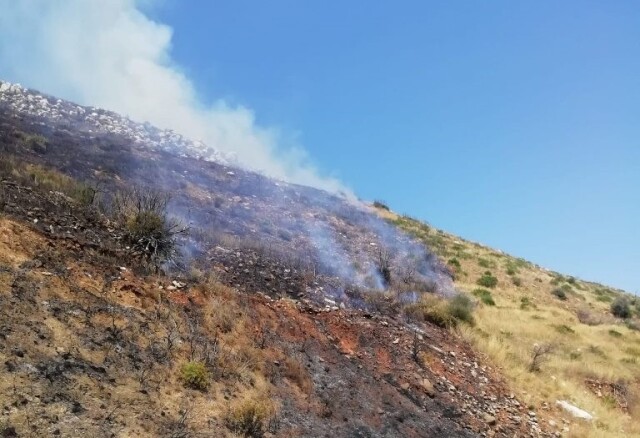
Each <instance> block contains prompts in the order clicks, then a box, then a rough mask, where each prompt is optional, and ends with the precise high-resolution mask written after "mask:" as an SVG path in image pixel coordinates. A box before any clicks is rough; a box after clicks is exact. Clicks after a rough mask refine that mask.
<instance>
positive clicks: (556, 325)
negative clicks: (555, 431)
mask: <svg viewBox="0 0 640 438" xmlns="http://www.w3.org/2000/svg"><path fill="white" fill-rule="evenodd" d="M384 215H385V217H386V218H387V219H388V220H391V221H393V222H394V223H396V224H397V225H398V226H400V227H402V228H404V229H406V230H408V231H409V232H411V233H412V234H413V235H415V236H417V237H418V238H420V239H421V240H423V241H424V242H425V243H426V244H428V245H429V246H430V247H431V248H433V249H435V251H436V252H437V253H438V254H439V255H440V256H441V258H442V259H443V260H444V261H447V260H452V259H455V265H456V286H457V287H458V288H459V289H460V290H463V291H467V292H472V291H474V290H475V289H477V284H476V283H477V281H478V279H480V278H482V277H483V275H485V272H486V271H487V270H488V269H490V270H491V273H492V275H493V276H495V277H496V278H497V280H498V281H497V285H496V287H495V288H493V289H492V290H491V297H492V299H493V301H495V304H496V305H495V306H487V305H485V306H478V307H477V309H476V311H475V313H474V317H475V322H476V324H475V326H469V325H462V326H459V327H458V328H457V330H458V331H459V333H460V334H461V335H462V336H463V337H464V338H465V339H467V340H469V341H470V342H471V343H472V344H474V345H475V346H476V347H477V348H478V350H480V351H482V352H484V353H485V354H487V355H488V356H489V357H490V359H491V360H492V361H493V362H494V364H495V365H496V366H497V367H499V368H501V369H502V370H503V372H504V374H505V375H506V377H507V378H508V379H509V381H510V382H511V385H512V387H513V388H514V390H516V391H517V392H519V395H520V396H521V398H522V399H523V400H525V402H526V403H527V404H529V405H530V406H531V407H534V408H539V407H541V406H543V405H544V404H545V403H546V404H548V405H549V406H552V407H553V408H552V410H551V411H550V412H549V415H550V416H551V417H554V418H560V417H562V418H566V419H567V420H568V421H570V422H571V424H570V426H569V430H568V432H567V435H568V436H572V437H619V436H640V422H638V421H634V418H635V419H637V418H640V405H638V403H637V402H636V401H635V400H637V399H638V397H639V396H640V332H638V331H636V330H632V329H631V328H629V327H628V326H625V324H623V323H622V321H621V320H619V319H617V318H615V317H613V316H612V315H611V313H610V305H611V302H612V301H613V300H614V299H615V298H616V297H618V296H620V295H621V294H622V292H621V291H615V290H612V289H610V288H606V287H603V286H602V285H598V284H594V283H589V282H585V281H581V280H578V279H574V278H572V277H564V276H560V275H559V274H555V273H552V272H550V271H547V270H544V269H543V268H541V267H538V266H535V265H533V264H531V263H528V262H526V261H524V260H522V259H516V258H513V257H510V256H508V255H505V254H503V253H499V252H497V251H494V250H492V249H490V248H487V247H484V246H482V245H479V244H476V243H472V242H468V241H463V240H461V239H459V238H457V237H455V236H452V235H449V234H446V233H443V232H441V231H438V230H435V229H433V228H431V227H426V226H422V225H421V224H420V223H419V222H417V221H414V220H412V219H410V218H406V217H398V216H395V217H394V216H393V214H392V213H389V212H385V213H384ZM514 279H515V281H514ZM556 289H561V290H562V291H563V292H564V294H565V295H566V300H559V299H558V298H557V297H556V296H554V295H553V293H552V292H553V291H554V290H556ZM633 324H637V321H636V322H632V323H631V324H630V325H631V326H633ZM628 325H629V324H628ZM536 344H538V345H541V344H552V345H553V346H554V349H553V352H552V353H551V354H550V355H549V356H548V361H546V362H545V363H543V364H541V366H540V371H539V372H530V371H529V366H530V364H531V357H532V350H533V349H534V346H535V345H536ZM586 379H596V380H600V381H603V382H611V383H615V382H622V383H623V384H624V385H625V387H626V389H627V391H628V393H627V399H628V404H629V406H628V411H627V412H625V410H624V409H622V408H621V407H620V406H619V405H618V403H615V402H612V401H611V398H610V397H607V396H605V395H602V396H598V394H596V393H594V392H592V391H591V390H589V388H588V386H587V385H586V384H585V381H586ZM556 400H568V401H570V402H571V403H574V404H575V405H577V406H579V407H581V408H582V409H585V410H587V411H588V412H590V413H592V414H593V415H594V416H595V417H596V420H595V421H594V422H592V423H582V422H579V421H576V420H574V419H572V418H569V417H566V415H565V414H564V413H563V412H560V411H557V410H556V408H555V401H556ZM558 423H559V424H562V422H561V421H558Z"/></svg>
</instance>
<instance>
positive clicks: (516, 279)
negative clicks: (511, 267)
mask: <svg viewBox="0 0 640 438" xmlns="http://www.w3.org/2000/svg"><path fill="white" fill-rule="evenodd" d="M511 282H512V283H513V284H514V286H517V287H520V286H522V279H521V278H520V277H512V278H511Z"/></svg>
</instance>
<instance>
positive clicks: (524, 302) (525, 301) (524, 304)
mask: <svg viewBox="0 0 640 438" xmlns="http://www.w3.org/2000/svg"><path fill="white" fill-rule="evenodd" d="M530 307H532V303H531V300H530V299H529V297H522V298H520V308H521V309H522V310H529V308H530Z"/></svg>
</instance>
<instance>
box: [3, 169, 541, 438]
mask: <svg viewBox="0 0 640 438" xmlns="http://www.w3.org/2000/svg"><path fill="white" fill-rule="evenodd" d="M2 184H3V186H2V190H3V211H4V213H2V216H0V313H1V317H0V321H1V324H2V325H1V327H0V363H1V364H2V368H0V382H1V383H0V385H1V387H0V406H1V409H2V411H1V413H0V427H1V428H2V429H1V430H2V431H3V432H2V433H3V434H4V436H68V437H77V436H118V437H125V436H173V437H178V436H183V437H187V436H211V437H219V436H235V435H234V434H236V435H240V436H242V435H244V436H282V437H295V436H300V437H324V436H326V437H330V436H332V437H337V436H340V437H342V436H344V437H401V436H402V437H430V436H433V437H440V436H477V435H480V434H485V435H486V436H510V437H511V436H540V435H541V434H542V433H541V432H540V430H539V427H538V425H537V420H536V416H535V414H534V413H530V412H529V411H528V410H527V408H526V407H525V406H524V404H523V403H520V402H518V400H517V398H516V397H514V396H513V395H512V394H511V392H510V391H509V389H508V388H507V387H506V385H505V384H504V382H503V381H502V380H501V378H500V377H499V375H497V374H496V373H495V370H494V369H493V368H491V367H489V366H487V365H486V362H485V360H484V359H483V358H482V357H480V356H478V355H476V354H475V353H474V352H473V351H472V350H471V349H470V348H469V346H468V344H466V343H465V342H464V341H462V340H461V339H459V338H457V337H455V336H454V335H452V334H451V333H450V332H448V331H446V330H443V329H440V328H438V327H435V326H431V325H422V326H420V327H415V328H412V327H409V326H407V325H406V323H405V322H403V321H400V320H395V319H393V318H391V317H383V316H380V315H377V314H374V313H367V312H364V311H357V310H333V311H327V309H326V308H324V307H322V308H321V307H317V306H314V305H313V304H311V302H310V301H298V300H294V299H291V298H286V297H282V298H278V299H274V298H271V297H268V296H266V295H265V294H263V293H262V291H260V290H250V289H251V288H252V286H251V284H252V283H249V284H248V285H245V287H244V289H245V292H242V293H240V292H237V291H235V290H234V289H232V288H230V287H228V286H225V285H223V284H221V283H219V282H218V281H217V280H215V279H212V278H210V277H202V276H195V275H192V276H190V277H181V278H168V277H162V276H146V277H143V276H137V275H135V274H134V273H133V271H132V270H131V269H130V265H129V262H132V260H130V259H128V255H127V251H126V248H122V247H121V246H120V243H119V241H118V239H117V230H113V229H112V228H109V227H108V223H107V222H105V221H104V219H103V218H101V217H100V216H99V215H97V216H95V215H93V214H89V213H88V212H87V211H86V210H84V209H82V208H79V207H77V206H75V205H74V203H72V202H69V201H68V200H67V199H65V198H64V197H61V196H60V195H56V194H53V193H41V192H39V191H37V190H32V189H30V188H28V187H22V186H20V185H17V184H14V183H11V182H8V181H4V182H3V183H2ZM234 281H236V282H238V281H241V278H240V279H239V278H236V279H235V280H234ZM193 360H197V361H202V362H204V363H206V364H207V385H206V387H204V388H201V389H199V390H198V389H193V388H190V387H188V385H185V380H184V374H183V373H182V371H181V370H182V367H183V366H184V364H185V363H187V362H189V361H193ZM254 420H255V422H256V423H258V424H257V425H254V426H255V427H253V428H249V427H248V425H247V423H251V422H252V421H254ZM249 426H251V424H249Z"/></svg>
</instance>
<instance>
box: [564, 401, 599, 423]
mask: <svg viewBox="0 0 640 438" xmlns="http://www.w3.org/2000/svg"><path fill="white" fill-rule="evenodd" d="M556 404H557V405H558V406H560V407H561V408H562V409H564V410H565V411H567V412H568V413H570V414H571V415H573V416H574V417H576V418H581V419H583V420H587V421H591V420H593V415H591V414H590V413H588V412H587V411H585V410H583V409H580V408H579V407H577V406H574V405H572V404H571V403H569V402H568V401H565V400H557V401H556Z"/></svg>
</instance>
